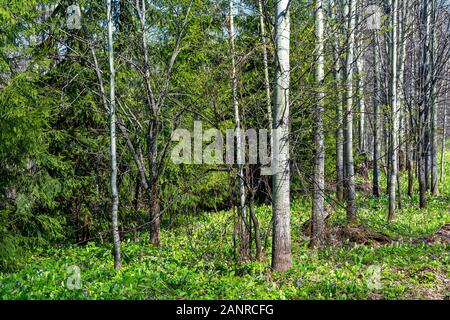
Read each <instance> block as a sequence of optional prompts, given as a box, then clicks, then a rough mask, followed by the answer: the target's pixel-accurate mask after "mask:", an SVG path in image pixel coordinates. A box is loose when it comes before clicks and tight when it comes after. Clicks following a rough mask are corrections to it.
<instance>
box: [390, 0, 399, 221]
mask: <svg viewBox="0 0 450 320" xmlns="http://www.w3.org/2000/svg"><path fill="white" fill-rule="evenodd" d="M397 12H398V0H391V50H390V52H391V88H390V90H391V101H390V104H391V138H390V161H389V164H390V169H389V173H390V175H389V214H388V220H389V221H392V220H393V219H394V218H395V209H396V202H395V201H396V200H395V195H396V191H397V190H396V183H397V174H398V145H399V144H398V130H399V115H400V113H399V110H398V103H397V80H398V79H397V59H398V55H397V51H398V50H397V45H398V41H397V38H398V33H397V31H398V30H397V29H398V25H397Z"/></svg>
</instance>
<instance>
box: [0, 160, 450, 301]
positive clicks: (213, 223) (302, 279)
mask: <svg viewBox="0 0 450 320" xmlns="http://www.w3.org/2000/svg"><path fill="white" fill-rule="evenodd" d="M448 156H449V154H447V159H448V158H449V157H448ZM447 172H448V173H449V175H448V176H447V179H446V181H447V183H446V185H441V195H440V196H438V197H431V196H430V197H429V206H428V208H427V209H424V210H419V209H418V206H417V204H418V197H417V196H414V197H413V198H411V199H410V198H407V197H405V198H404V207H403V209H402V210H399V211H398V214H397V218H396V220H395V221H394V222H393V223H390V224H388V223H387V222H386V215H387V212H386V208H387V197H386V196H385V195H383V196H382V197H381V198H380V199H374V198H372V197H370V196H367V195H362V194H360V195H358V199H357V203H358V217H359V222H358V223H359V224H361V225H364V226H366V227H367V228H370V229H371V230H374V231H377V232H381V233H383V234H385V235H387V236H389V237H390V238H391V239H393V241H391V242H390V243H387V244H383V243H377V242H376V241H374V242H371V241H369V242H368V243H366V244H358V243H351V242H349V243H341V244H339V245H335V246H330V247H327V248H324V249H320V250H311V249H309V248H308V239H307V237H305V236H304V235H302V225H303V224H304V222H305V221H307V220H308V219H309V216H310V212H311V210H310V203H309V202H307V201H302V200H294V201H293V203H292V238H293V239H292V240H293V247H292V252H293V267H292V269H291V270H290V271H288V272H286V273H276V272H272V271H271V269H270V245H268V248H267V250H266V251H265V256H266V258H265V259H264V260H263V261H261V262H246V263H240V264H237V263H236V262H235V259H234V247H233V241H232V232H233V227H232V225H233V216H232V214H231V213H230V212H218V213H209V214H203V215H199V216H196V217H191V216H186V215H183V216H181V217H180V218H179V219H178V220H177V221H176V222H175V223H173V224H172V225H171V226H170V227H166V228H165V229H164V230H163V231H162V236H161V239H162V246H161V247H159V248H156V247H153V246H151V245H150V244H149V243H148V234H147V233H142V234H140V235H139V236H140V238H141V239H127V240H126V241H124V243H123V245H122V250H123V260H124V261H123V269H122V270H121V271H120V272H115V271H114V269H113V259H112V255H111V249H112V247H111V245H110V244H103V245H100V244H96V243H93V242H92V243H89V244H88V245H86V246H64V247H52V248H47V249H44V248H37V249H36V251H35V252H34V254H33V255H32V256H30V257H29V259H28V261H29V262H28V263H27V264H25V265H24V266H22V267H21V268H19V269H18V270H16V271H15V272H12V273H5V274H0V299H450V268H449V265H450V250H449V249H450V247H449V244H448V242H447V243H445V241H443V243H439V241H429V240H435V238H436V236H435V237H434V238H433V237H432V235H433V234H435V235H436V232H437V231H438V230H440V229H441V234H444V236H448V229H447V230H446V229H442V227H443V226H444V225H446V224H448V223H449V222H450V183H449V181H450V163H447ZM403 181H406V180H403ZM335 209H336V210H335V212H334V213H333V215H332V217H331V218H330V219H329V221H328V222H329V224H330V225H331V226H334V227H336V226H339V225H344V224H345V212H344V211H343V209H342V208H341V209H337V208H335ZM257 215H258V217H259V218H260V220H261V228H262V233H263V234H264V233H265V232H266V230H267V227H268V225H269V220H270V215H271V209H270V207H265V206H262V207H259V208H257ZM447 227H448V226H447ZM268 243H269V244H270V238H269V241H268Z"/></svg>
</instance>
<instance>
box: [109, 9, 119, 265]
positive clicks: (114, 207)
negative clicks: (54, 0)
mask: <svg viewBox="0 0 450 320" xmlns="http://www.w3.org/2000/svg"><path fill="white" fill-rule="evenodd" d="M106 6H107V20H108V56H109V72H110V78H109V79H110V80H109V126H110V128H109V138H110V152H111V197H112V203H111V218H112V235H113V242H114V268H115V269H116V270H119V269H121V268H122V259H121V252H120V235H119V226H118V215H119V213H118V210H119V192H118V189H117V153H116V96H115V94H116V93H115V89H116V86H115V79H116V72H115V69H114V42H113V12H112V4H111V0H107V1H106Z"/></svg>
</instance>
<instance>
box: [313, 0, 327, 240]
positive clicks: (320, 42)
mask: <svg viewBox="0 0 450 320" xmlns="http://www.w3.org/2000/svg"><path fill="white" fill-rule="evenodd" d="M315 35H316V45H315V55H316V58H315V61H316V67H315V68H316V71H315V82H316V86H317V92H316V106H315V114H314V122H315V123H314V125H315V127H314V149H315V159H314V178H313V184H314V186H313V192H314V193H313V206H312V220H311V221H312V225H311V226H312V230H311V246H313V247H317V246H320V245H322V244H323V243H324V242H325V216H324V189H325V177H324V171H325V149H324V132H323V118H322V114H323V109H324V106H323V103H324V92H323V81H324V17H323V0H316V1H315Z"/></svg>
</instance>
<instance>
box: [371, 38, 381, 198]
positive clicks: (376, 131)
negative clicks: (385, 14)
mask: <svg viewBox="0 0 450 320" xmlns="http://www.w3.org/2000/svg"><path fill="white" fill-rule="evenodd" d="M373 36H374V40H373V44H372V49H373V58H374V62H373V73H374V75H373V79H374V80H373V91H374V94H373V122H374V124H373V127H374V128H373V178H372V193H373V195H374V196H375V197H379V196H380V167H379V158H380V139H379V135H380V107H379V106H380V96H379V94H380V74H379V72H378V65H379V58H378V50H377V46H378V45H379V42H378V35H377V34H376V31H374V33H373Z"/></svg>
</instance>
